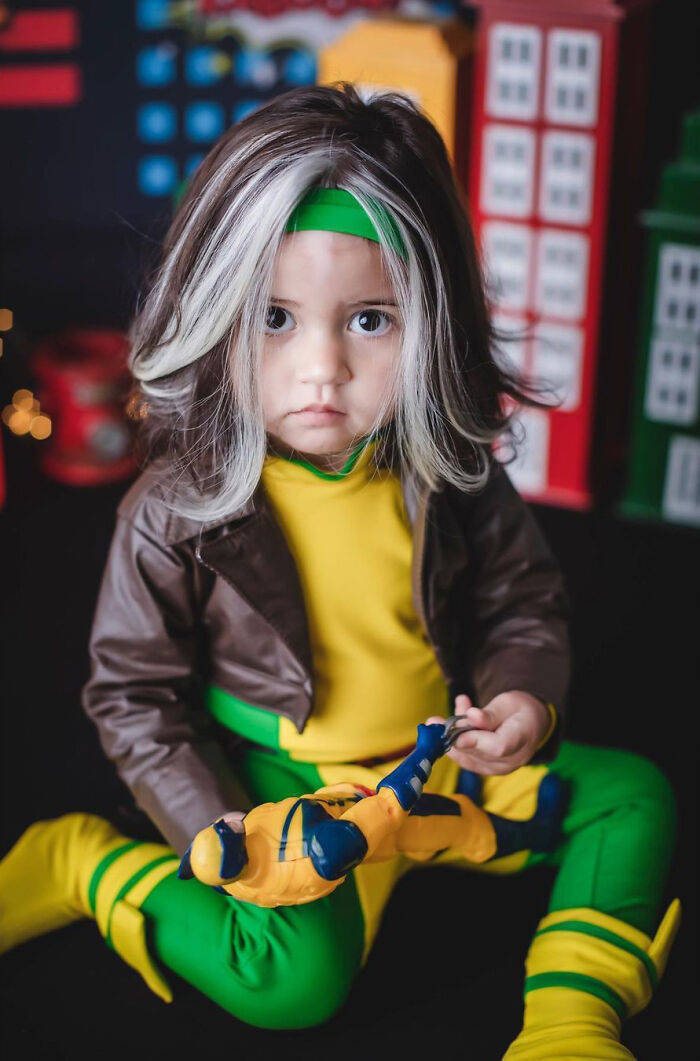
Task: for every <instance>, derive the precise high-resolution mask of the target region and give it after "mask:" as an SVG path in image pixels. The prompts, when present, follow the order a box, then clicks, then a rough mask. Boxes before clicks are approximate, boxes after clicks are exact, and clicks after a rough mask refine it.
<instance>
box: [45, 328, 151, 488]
mask: <svg viewBox="0 0 700 1061" xmlns="http://www.w3.org/2000/svg"><path fill="white" fill-rule="evenodd" d="M126 353H127V344H126V339H125V338H124V336H123V335H122V333H121V332H117V331H114V330H112V329H107V328H94V329H83V328H75V329H71V330H69V331H66V332H63V333H61V334H60V335H58V336H55V337H53V338H51V339H49V340H46V341H45V342H43V343H41V344H40V345H39V346H38V347H37V348H36V350H35V352H34V354H33V357H32V368H33V371H34V374H35V375H36V378H37V384H38V397H39V400H40V404H41V407H42V410H43V411H45V412H46V413H47V414H48V415H49V416H50V417H51V421H52V434H51V439H50V441H48V442H47V443H46V445H45V448H43V447H42V454H41V467H42V470H43V471H44V473H45V474H46V475H48V476H49V477H50V478H51V479H57V480H58V481H59V482H62V483H68V484H70V485H72V486H96V485H99V484H102V483H110V482H115V481H117V480H119V479H124V478H126V477H127V476H129V475H131V474H133V473H134V472H135V471H136V462H135V460H134V457H133V454H132V446H131V442H132V433H131V429H130V427H129V424H128V422H127V419H126V416H125V413H124V402H125V400H126V395H127V391H128V388H129V374H128V371H127V367H126Z"/></svg>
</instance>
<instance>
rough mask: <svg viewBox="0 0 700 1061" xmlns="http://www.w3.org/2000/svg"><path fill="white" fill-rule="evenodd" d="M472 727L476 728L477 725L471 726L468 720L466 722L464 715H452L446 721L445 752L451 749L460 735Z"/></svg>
mask: <svg viewBox="0 0 700 1061" xmlns="http://www.w3.org/2000/svg"><path fill="white" fill-rule="evenodd" d="M472 729H476V726H470V725H469V723H468V722H465V721H464V715H450V717H449V718H448V719H447V720H446V721H445V732H444V734H443V738H442V740H443V747H444V749H445V752H448V751H449V750H450V748H451V747H452V745H453V744H454V743H455V741H456V740H457V738H458V737H461V735H462V734H463V733H469V731H470V730H472Z"/></svg>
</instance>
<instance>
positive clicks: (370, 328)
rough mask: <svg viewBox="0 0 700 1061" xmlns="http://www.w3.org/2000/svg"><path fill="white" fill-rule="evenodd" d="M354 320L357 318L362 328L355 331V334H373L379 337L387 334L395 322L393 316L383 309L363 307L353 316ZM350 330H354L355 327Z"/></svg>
mask: <svg viewBox="0 0 700 1061" xmlns="http://www.w3.org/2000/svg"><path fill="white" fill-rule="evenodd" d="M352 320H353V321H354V320H356V321H357V323H358V324H359V326H360V330H359V331H355V335H372V336H377V337H378V336H380V335H386V333H387V332H388V331H389V329H390V328H391V325H392V323H393V321H392V318H391V317H390V316H389V314H388V313H382V311H381V310H378V309H361V310H360V311H359V312H358V313H356V314H355V315H354V316H353V318H352ZM382 320H383V321H384V325H385V326H384V327H382ZM350 330H351V331H354V329H353V328H351V329H350Z"/></svg>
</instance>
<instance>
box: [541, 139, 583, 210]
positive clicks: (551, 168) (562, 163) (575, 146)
mask: <svg viewBox="0 0 700 1061" xmlns="http://www.w3.org/2000/svg"><path fill="white" fill-rule="evenodd" d="M594 148H595V142H594V140H593V137H592V136H587V135H586V134H585V133H565V132H560V131H552V132H547V133H545V134H544V136H543V137H542V177H541V180H540V202H539V213H540V217H542V218H544V220H545V221H560V222H562V223H564V224H569V225H586V224H588V222H589V221H590V219H591V197H592V192H593V154H594Z"/></svg>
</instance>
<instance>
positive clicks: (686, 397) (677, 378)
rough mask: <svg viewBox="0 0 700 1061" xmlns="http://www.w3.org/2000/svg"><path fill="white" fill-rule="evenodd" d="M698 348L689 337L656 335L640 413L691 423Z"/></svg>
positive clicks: (699, 379) (698, 382) (698, 380)
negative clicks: (657, 336)
mask: <svg viewBox="0 0 700 1061" xmlns="http://www.w3.org/2000/svg"><path fill="white" fill-rule="evenodd" d="M699 387H700V347H699V346H698V343H697V342H692V341H691V340H690V339H682V338H677V339H664V338H656V339H654V341H653V342H652V344H651V356H650V360H649V371H648V375H647V389H646V395H645V399H644V412H645V413H646V415H647V417H648V418H649V420H660V421H662V422H663V423H668V424H692V423H694V422H695V420H696V419H697V416H698V388H699Z"/></svg>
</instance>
